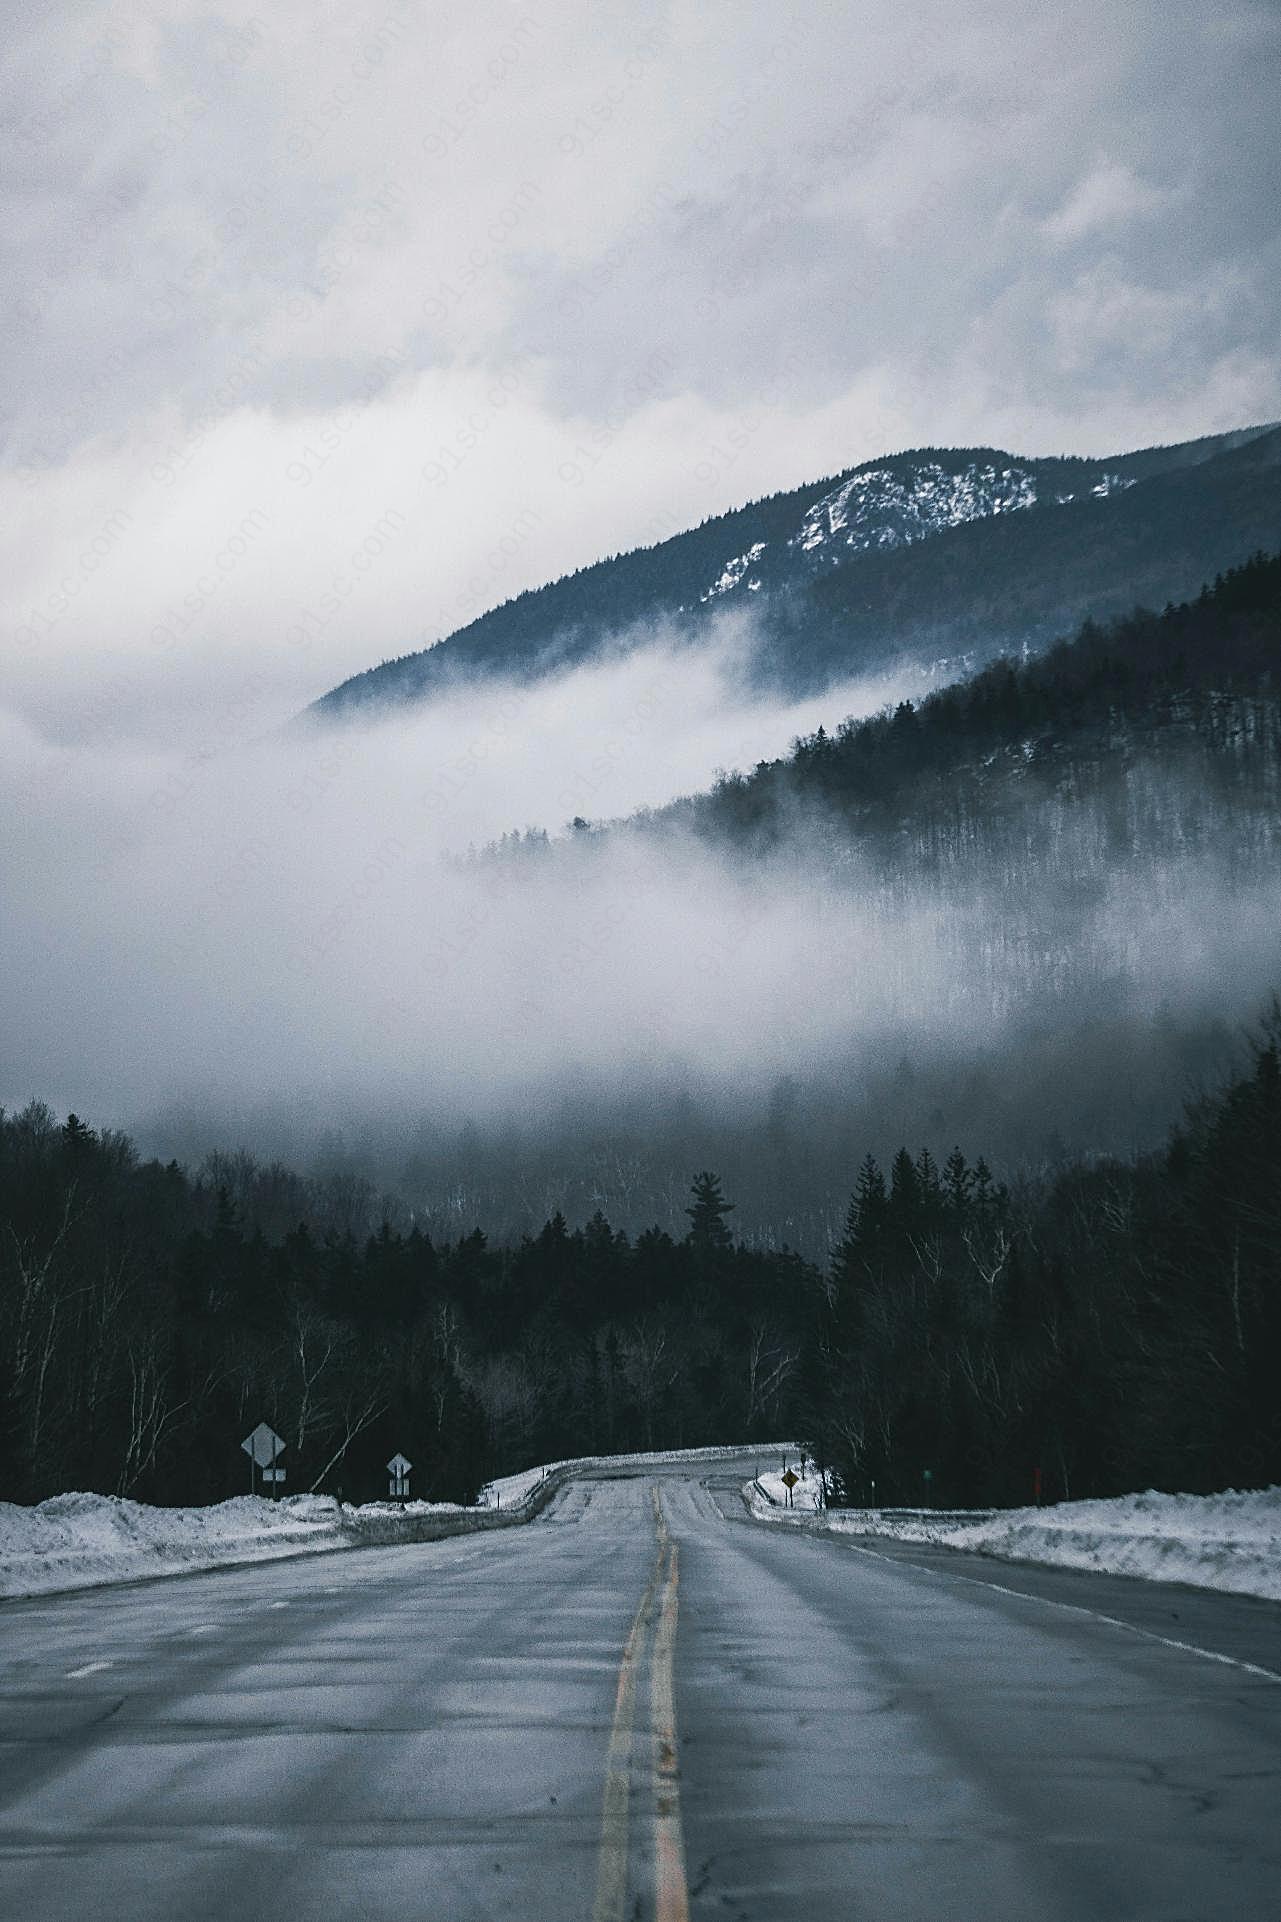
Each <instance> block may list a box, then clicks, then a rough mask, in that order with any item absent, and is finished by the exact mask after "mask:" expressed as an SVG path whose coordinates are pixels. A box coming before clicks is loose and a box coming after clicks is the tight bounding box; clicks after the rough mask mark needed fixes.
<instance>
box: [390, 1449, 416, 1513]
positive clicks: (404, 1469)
mask: <svg viewBox="0 0 1281 1922" xmlns="http://www.w3.org/2000/svg"><path fill="white" fill-rule="evenodd" d="M413 1465H414V1464H413V1463H412V1462H411V1461H406V1460H405V1457H404V1456H403V1455H399V1454H397V1455H393V1456H392V1458H391V1460H390V1461H389V1462H388V1464H387V1473H388V1474H389V1475H390V1477H391V1483H390V1487H389V1490H388V1492H389V1494H390V1496H391V1499H392V1500H393V1501H394V1502H403V1501H406V1500H407V1499H408V1497H409V1472H410V1470H411V1469H412V1467H413Z"/></svg>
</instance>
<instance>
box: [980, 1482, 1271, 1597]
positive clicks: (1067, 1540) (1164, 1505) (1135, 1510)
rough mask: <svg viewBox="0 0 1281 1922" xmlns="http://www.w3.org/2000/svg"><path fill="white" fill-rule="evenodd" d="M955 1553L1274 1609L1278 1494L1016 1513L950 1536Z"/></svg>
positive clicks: (1232, 1493) (1156, 1497)
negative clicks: (1208, 1592) (1124, 1578)
mask: <svg viewBox="0 0 1281 1922" xmlns="http://www.w3.org/2000/svg"><path fill="white" fill-rule="evenodd" d="M952 1539H953V1545H954V1546H956V1547H958V1548H972V1549H977V1550H978V1551H979V1552H980V1553H982V1554H986V1555H1000V1556H1003V1557H1005V1558H1006V1559H1009V1560H1015V1561H1026V1562H1031V1561H1035V1562H1048V1563H1051V1564H1053V1565H1055V1566H1057V1567H1059V1568H1092V1569H1100V1570H1105V1571H1107V1572H1108V1573H1109V1574H1114V1575H1142V1576H1145V1577H1146V1578H1147V1579H1148V1580H1149V1581H1159V1582H1190V1583H1192V1584H1193V1586H1194V1587H1197V1588H1218V1589H1223V1590H1225V1591H1228V1592H1230V1593H1233V1594H1237V1595H1263V1596H1267V1597H1268V1598H1270V1599H1271V1600H1273V1601H1281V1488H1262V1489H1250V1490H1242V1491H1240V1492H1238V1491H1237V1490H1235V1489H1228V1490H1227V1491H1226V1492H1225V1493H1224V1494H1221V1495H1161V1494H1157V1493H1156V1492H1155V1490H1152V1489H1149V1490H1148V1491H1147V1492H1146V1493H1145V1494H1142V1495H1122V1496H1120V1497H1119V1498H1118V1499H1116V1500H1115V1501H1099V1502H1061V1503H1060V1504H1058V1506H1056V1507H1054V1508H1020V1509H1015V1510H1014V1511H1013V1512H1011V1513H1008V1514H998V1515H994V1516H993V1517H992V1518H991V1519H990V1520H988V1521H984V1522H979V1523H978V1524H977V1525H974V1526H969V1527H963V1528H960V1529H957V1530H955V1531H954V1533H953V1538H952Z"/></svg>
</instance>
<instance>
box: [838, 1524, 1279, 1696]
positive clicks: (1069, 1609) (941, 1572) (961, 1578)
mask: <svg viewBox="0 0 1281 1922" xmlns="http://www.w3.org/2000/svg"><path fill="white" fill-rule="evenodd" d="M833 1532H835V1531H833ZM841 1533H842V1535H843V1534H844V1531H843V1530H842V1531H841ZM846 1546H847V1547H848V1548H852V1549H853V1550H854V1553H855V1554H856V1555H870V1556H871V1557H872V1559H873V1561H877V1562H885V1563H886V1564H887V1565H888V1566H889V1567H891V1568H901V1567H902V1566H903V1564H904V1562H907V1566H908V1567H909V1568H915V1569H918V1570H919V1571H920V1573H921V1574H922V1575H938V1576H941V1577H942V1578H943V1579H944V1580H945V1581H946V1580H952V1581H957V1582H968V1583H969V1585H970V1587H971V1588H990V1589H993V1590H995V1592H996V1593H997V1594H998V1595H1012V1596H1014V1598H1015V1600H1016V1601H1020V1602H1037V1603H1039V1604H1040V1606H1041V1607H1042V1608H1058V1609H1062V1610H1063V1612H1064V1614H1067V1615H1084V1616H1086V1617H1088V1619H1089V1620H1090V1621H1092V1622H1106V1623H1107V1624H1108V1626H1109V1627H1110V1628H1123V1629H1124V1630H1125V1631H1126V1633H1127V1634H1129V1635H1141V1636H1142V1637H1143V1639H1144V1640H1145V1641H1148V1642H1159V1643H1160V1645H1161V1647H1162V1648H1177V1649H1179V1650H1180V1651H1181V1652H1182V1653H1183V1654H1184V1655H1199V1656H1200V1657H1201V1659H1202V1660H1203V1661H1206V1662H1222V1663H1223V1665H1224V1667H1225V1668H1239V1669H1240V1670H1241V1671H1242V1673H1243V1674H1245V1675H1258V1676H1260V1677H1261V1678H1262V1679H1263V1680H1264V1681H1265V1682H1281V1673H1278V1672H1277V1670H1276V1669H1274V1668H1261V1667H1260V1666H1259V1664H1258V1663H1257V1662H1243V1661H1242V1660H1241V1659H1240V1657H1239V1656H1236V1655H1221V1654H1220V1653H1219V1651H1218V1650H1217V1649H1214V1648H1199V1647H1198V1646H1197V1644H1196V1643H1195V1642H1176V1641H1175V1640H1174V1638H1173V1636H1170V1635H1158V1634H1157V1632H1156V1630H1155V1629H1153V1628H1140V1627H1139V1626H1138V1624H1137V1623H1136V1622H1123V1621H1122V1620H1121V1619H1120V1617H1119V1616H1116V1615H1104V1614H1103V1613H1102V1612H1101V1611H1100V1610H1099V1609H1097V1608H1083V1607H1082V1606H1081V1604H1080V1603H1079V1602H1056V1601H1054V1600H1052V1599H1051V1597H1050V1596H1048V1595H1030V1594H1029V1593H1028V1591H1027V1590H1026V1589H1024V1588H1007V1587H1006V1586H1005V1584H1004V1583H1003V1582H989V1581H987V1580H985V1579H984V1577H983V1576H981V1575H963V1574H962V1573H961V1571H960V1570H959V1569H951V1568H929V1567H927V1565H926V1564H925V1563H924V1562H912V1561H908V1558H907V1556H906V1555H886V1554H885V1553H884V1552H883V1551H882V1550H881V1549H878V1548H864V1547H862V1546H861V1544H860V1543H858V1542H851V1541H849V1540H848V1538H846ZM962 1552H964V1551H962ZM1216 1592H1217V1591H1215V1590H1213V1589H1207V1590H1206V1593H1207V1594H1214V1593H1216Z"/></svg>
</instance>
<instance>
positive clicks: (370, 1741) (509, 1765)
mask: <svg viewBox="0 0 1281 1922" xmlns="http://www.w3.org/2000/svg"><path fill="white" fill-rule="evenodd" d="M706 1473H707V1471H706V1466H705V1465H703V1466H702V1467H701V1468H699V1469H695V1468H688V1469H672V1470H670V1471H669V1470H663V1471H662V1472H661V1474H659V1475H658V1476H657V1477H653V1476H645V1477H640V1478H636V1479H633V1480H620V1481H587V1482H579V1483H576V1484H574V1485H573V1486H572V1487H570V1488H569V1489H568V1490H567V1491H566V1492H565V1493H564V1494H563V1495H562V1496H560V1497H559V1498H558V1499H557V1501H556V1502H555V1504H554V1505H553V1506H552V1508H551V1509H550V1510H549V1511H548V1513H547V1514H546V1515H545V1516H544V1517H543V1518H542V1519H541V1520H540V1521H538V1522H536V1523H534V1524H532V1525H531V1526H529V1527H527V1528H518V1529H511V1530H507V1531H504V1532H502V1533H498V1534H495V1535H492V1536H481V1537H476V1536H473V1537H465V1538H462V1539H460V1540H457V1541H447V1542H435V1543H430V1544H421V1545H416V1546H411V1547H404V1548H392V1549H372V1550H362V1551H358V1552H350V1553H345V1554H334V1555H324V1556H315V1557H311V1558H307V1559H299V1560H293V1561H289V1562H284V1563H276V1564H274V1565H268V1566H263V1567H257V1568H251V1569H236V1570H224V1571H222V1572H220V1573H216V1574H209V1575H200V1576H192V1577H182V1578H176V1579H171V1580H168V1581H162V1582H150V1583H140V1584H137V1585H135V1586H132V1587H129V1588H120V1589H108V1590H98V1591H92V1592H86V1593H81V1594H76V1595H68V1596H62V1597H58V1598H52V1599H50V1598H46V1599H41V1600H39V1601H31V1602H10V1603H5V1604H2V1605H0V1651H2V1653H0V1915H3V1916H4V1917H6V1918H10V1917H11V1918H14V1919H15V1922H18V1918H21V1919H22V1922H100V1919H101V1918H110V1922H153V1919H154V1922H161V1919H163V1922H215V1919H216V1922H260V1919H261V1922H267V1918H271V1922H295V1918H296V1919H297V1922H338V1919H339V1918H341V1919H342V1922H355V1919H356V1918H359V1919H360V1922H410V1918H412V1919H413V1922H470V1919H471V1918H481V1917H484V1918H490V1917H513V1918H521V1922H543V1918H547V1922H576V1919H577V1918H581V1919H582V1922H649V1918H653V1919H654V1922H684V1918H685V1917H686V1916H691V1917H693V1918H696V1919H697V1918H700V1917H709V1918H710V1917H717V1918H726V1922H737V1919H738V1918H744V1919H748V1918H750V1922H802V1919H803V1922H971V1919H973V1922H1129V1919H1130V1918H1135V1919H1138V1918H1143V1919H1144V1922H1265V1919H1266V1922H1276V1918H1277V1916H1278V1914H1281V1681H1274V1680H1272V1679H1270V1677H1269V1675H1268V1674H1266V1673H1260V1672H1258V1671H1259V1670H1270V1671H1275V1672H1276V1673H1277V1674H1278V1675H1281V1633H1279V1627H1278V1625H1279V1623H1281V1609H1278V1608H1277V1607H1275V1606H1273V1605H1271V1604H1268V1603H1262V1602H1252V1601H1248V1600H1244V1599H1240V1598H1231V1597H1219V1596H1213V1595H1203V1594H1198V1593H1197V1592H1194V1591H1192V1590H1188V1589H1181V1588H1162V1587H1159V1586H1156V1585H1152V1584H1146V1583H1137V1582H1126V1581H1122V1580H1120V1579H1116V1580H1110V1579H1107V1578H1100V1577H1090V1576H1085V1575H1081V1576H1077V1575H1071V1574H1064V1573H1063V1572H1061V1571H1048V1570H1047V1571H1036V1570H1029V1569H1024V1568H1018V1569H1016V1568H1012V1567H1009V1566H1007V1565H1001V1564H996V1563H984V1562H979V1561H977V1560H975V1559H972V1558H968V1557H959V1556H948V1555H946V1554H945V1553H943V1552H942V1551H938V1552H934V1553H931V1552H929V1551H925V1550H904V1549H897V1550H895V1549H891V1550H885V1551H878V1552H876V1553H868V1552H866V1551H865V1550H864V1549H860V1548H859V1547H855V1546H850V1545H847V1544H844V1543H840V1542H833V1541H831V1540H825V1539H821V1538H815V1537H813V1536H809V1535H804V1534H796V1533H792V1532H790V1531H787V1532H785V1531H783V1530H781V1529H775V1528H771V1527H769V1526H767V1525H765V1526H763V1525H761V1524H758V1523H753V1522H751V1521H749V1520H748V1519H747V1517H746V1515H745V1513H744V1510H743V1506H742V1503H741V1500H740V1498H739V1495H738V1493H737V1489H738V1486H739V1485H740V1483H741V1480H742V1473H743V1471H742V1469H741V1468H739V1469H737V1470H735V1469H728V1470H724V1471H718V1472H717V1473H716V1474H715V1475H713V1476H711V1477H710V1478H709V1479H708V1481H707V1483H706V1484H705V1483H704V1482H703V1481H702V1479H701V1477H702V1476H704V1475H706ZM1100 1611H1101V1612H1102V1614H1104V1615H1107V1616H1111V1617H1112V1618H1113V1619H1112V1620H1105V1619H1101V1618H1100ZM1180 1643H1182V1644H1186V1646H1177V1645H1176V1644H1180ZM1198 1649H1200V1650H1204V1651H1206V1652H1205V1653H1204V1654H1202V1653H1197V1652H1194V1651H1195V1650H1198ZM1211 1657H1217V1659H1211Z"/></svg>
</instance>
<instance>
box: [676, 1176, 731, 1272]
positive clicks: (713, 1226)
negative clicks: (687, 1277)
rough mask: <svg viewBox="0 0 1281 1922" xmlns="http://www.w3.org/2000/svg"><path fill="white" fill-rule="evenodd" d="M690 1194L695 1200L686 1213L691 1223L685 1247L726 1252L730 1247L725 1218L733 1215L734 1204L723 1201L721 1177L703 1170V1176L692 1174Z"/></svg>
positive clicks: (715, 1252)
mask: <svg viewBox="0 0 1281 1922" xmlns="http://www.w3.org/2000/svg"><path fill="white" fill-rule="evenodd" d="M690 1193H691V1194H692V1195H693V1197H694V1201H693V1206H692V1207H689V1208H687V1209H686V1210H685V1213H686V1214H687V1215H688V1216H689V1220H690V1228H689V1233H688V1234H687V1235H686V1237H685V1240H686V1242H687V1244H688V1245H689V1247H691V1248H693V1249H696V1250H697V1251H698V1252H699V1253H702V1254H721V1253H723V1252H725V1251H726V1250H728V1249H729V1248H730V1247H732V1245H733V1241H732V1237H731V1235H730V1231H729V1229H728V1228H727V1227H726V1225H725V1217H726V1215H729V1214H732V1213H733V1212H734V1203H733V1202H732V1201H726V1199H725V1197H724V1195H723V1194H722V1193H721V1184H720V1177H719V1176H718V1175H714V1174H710V1173H709V1172H708V1171H707V1170H706V1169H704V1171H703V1172H702V1174H699V1175H695V1177H694V1182H693V1186H692V1187H691V1189H690Z"/></svg>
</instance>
